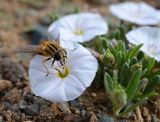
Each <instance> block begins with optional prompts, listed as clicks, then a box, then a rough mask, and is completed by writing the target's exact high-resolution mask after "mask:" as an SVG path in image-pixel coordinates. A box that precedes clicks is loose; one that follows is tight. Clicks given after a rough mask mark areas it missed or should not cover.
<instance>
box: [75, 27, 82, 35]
mask: <svg viewBox="0 0 160 122" xmlns="http://www.w3.org/2000/svg"><path fill="white" fill-rule="evenodd" d="M74 34H75V35H83V34H84V30H83V29H82V28H77V29H76V30H75V31H74Z"/></svg>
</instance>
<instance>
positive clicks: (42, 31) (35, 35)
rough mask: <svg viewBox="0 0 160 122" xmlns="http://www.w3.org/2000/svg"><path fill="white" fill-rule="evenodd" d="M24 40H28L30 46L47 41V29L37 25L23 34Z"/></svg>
mask: <svg viewBox="0 0 160 122" xmlns="http://www.w3.org/2000/svg"><path fill="white" fill-rule="evenodd" d="M23 36H24V38H26V39H28V40H30V41H31V42H32V44H34V45H35V44H39V43H40V42H41V41H43V40H45V39H48V34H47V27H44V26H42V25H37V26H35V27H33V28H32V29H30V30H28V31H26V32H24V33H23Z"/></svg>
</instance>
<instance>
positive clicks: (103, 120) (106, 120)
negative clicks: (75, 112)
mask: <svg viewBox="0 0 160 122" xmlns="http://www.w3.org/2000/svg"><path fill="white" fill-rule="evenodd" d="M97 117H98V120H99V121H100V122H114V118H113V117H111V116H109V115H105V114H98V115H97Z"/></svg>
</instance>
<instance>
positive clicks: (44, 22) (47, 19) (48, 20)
mask: <svg viewBox="0 0 160 122" xmlns="http://www.w3.org/2000/svg"><path fill="white" fill-rule="evenodd" d="M40 23H41V24H42V25H44V26H49V25H50V24H51V23H52V20H51V18H50V17H49V16H46V17H43V18H42V19H41V20H40Z"/></svg>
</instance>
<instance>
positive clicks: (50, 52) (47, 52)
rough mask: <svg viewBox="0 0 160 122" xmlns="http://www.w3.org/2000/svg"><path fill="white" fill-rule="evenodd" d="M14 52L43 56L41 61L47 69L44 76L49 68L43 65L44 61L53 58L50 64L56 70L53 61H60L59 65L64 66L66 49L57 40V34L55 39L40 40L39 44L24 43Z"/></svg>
mask: <svg viewBox="0 0 160 122" xmlns="http://www.w3.org/2000/svg"><path fill="white" fill-rule="evenodd" d="M16 52H19V53H34V54H39V55H42V56H45V57H46V59H45V60H44V61H43V62H42V63H43V66H44V67H45V69H46V70H47V74H46V76H48V75H49V70H48V68H47V66H45V64H44V63H45V62H46V61H49V60H51V59H53V61H52V64H51V65H52V67H53V68H54V69H56V70H58V68H56V67H54V63H55V61H58V62H60V64H61V66H64V65H65V63H66V59H67V51H66V49H65V48H63V47H61V45H60V42H59V36H58V39H56V40H53V41H52V40H46V41H42V42H41V43H40V44H39V45H26V46H24V47H22V48H19V49H17V50H16ZM58 71H59V70H58Z"/></svg>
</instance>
